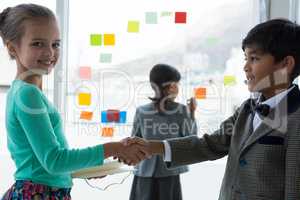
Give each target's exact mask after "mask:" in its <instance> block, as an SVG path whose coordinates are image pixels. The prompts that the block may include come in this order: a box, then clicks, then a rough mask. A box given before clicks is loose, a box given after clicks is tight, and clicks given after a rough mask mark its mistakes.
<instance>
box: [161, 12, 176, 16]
mask: <svg viewBox="0 0 300 200" xmlns="http://www.w3.org/2000/svg"><path fill="white" fill-rule="evenodd" d="M172 14H173V13H172V12H169V11H163V12H161V13H160V16H161V17H167V16H172Z"/></svg>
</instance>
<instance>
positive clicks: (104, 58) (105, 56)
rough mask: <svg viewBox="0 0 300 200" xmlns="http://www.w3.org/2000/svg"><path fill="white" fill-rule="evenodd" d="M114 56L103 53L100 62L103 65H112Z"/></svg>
mask: <svg viewBox="0 0 300 200" xmlns="http://www.w3.org/2000/svg"><path fill="white" fill-rule="evenodd" d="M111 60H112V54H111V53H101V54H100V62H101V63H111Z"/></svg>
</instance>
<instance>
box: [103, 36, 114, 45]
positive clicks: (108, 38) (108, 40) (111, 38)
mask: <svg viewBox="0 0 300 200" xmlns="http://www.w3.org/2000/svg"><path fill="white" fill-rule="evenodd" d="M103 37H104V45H105V46H114V45H115V40H116V39H115V34H107V33H106V34H104V36H103Z"/></svg>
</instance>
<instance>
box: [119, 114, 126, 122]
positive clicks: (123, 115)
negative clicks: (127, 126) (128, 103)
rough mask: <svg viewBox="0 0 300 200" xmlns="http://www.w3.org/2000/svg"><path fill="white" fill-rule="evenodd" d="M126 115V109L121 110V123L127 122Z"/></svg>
mask: <svg viewBox="0 0 300 200" xmlns="http://www.w3.org/2000/svg"><path fill="white" fill-rule="evenodd" d="M126 116H127V113H126V111H121V112H120V121H119V123H126Z"/></svg>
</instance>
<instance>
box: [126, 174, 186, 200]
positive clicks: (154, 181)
mask: <svg viewBox="0 0 300 200" xmlns="http://www.w3.org/2000/svg"><path fill="white" fill-rule="evenodd" d="M129 199H130V200H182V193H181V184H180V176H179V175H177V176H168V177H149V178H148V177H139V176H134V179H133V183H132V188H131V193H130V198H129Z"/></svg>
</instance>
